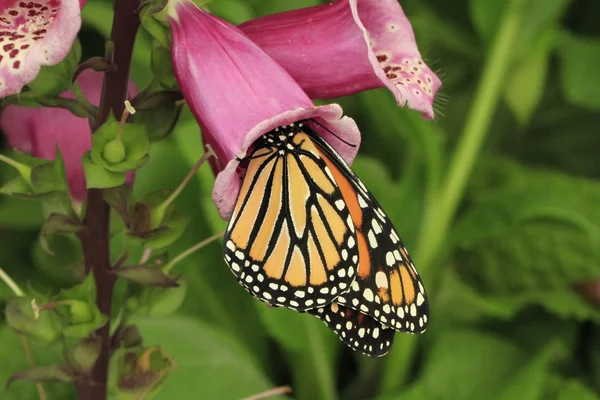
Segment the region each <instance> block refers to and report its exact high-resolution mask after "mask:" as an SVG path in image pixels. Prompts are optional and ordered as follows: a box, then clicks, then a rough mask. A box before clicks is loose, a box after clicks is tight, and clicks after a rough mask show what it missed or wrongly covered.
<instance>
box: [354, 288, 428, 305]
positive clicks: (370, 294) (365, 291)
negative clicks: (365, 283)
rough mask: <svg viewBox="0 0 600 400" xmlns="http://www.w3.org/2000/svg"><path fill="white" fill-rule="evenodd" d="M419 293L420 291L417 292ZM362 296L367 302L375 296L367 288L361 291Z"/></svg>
mask: <svg viewBox="0 0 600 400" xmlns="http://www.w3.org/2000/svg"><path fill="white" fill-rule="evenodd" d="M419 294H420V293H419ZM363 297H364V298H365V300H367V301H368V302H372V301H373V300H375V296H374V295H373V291H372V290H371V289H369V288H366V289H365V290H364V292H363Z"/></svg>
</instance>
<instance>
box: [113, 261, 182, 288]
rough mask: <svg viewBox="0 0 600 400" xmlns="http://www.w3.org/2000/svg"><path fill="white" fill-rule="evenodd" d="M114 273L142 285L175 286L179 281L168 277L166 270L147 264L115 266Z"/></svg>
mask: <svg viewBox="0 0 600 400" xmlns="http://www.w3.org/2000/svg"><path fill="white" fill-rule="evenodd" d="M112 271H113V273H114V274H115V275H117V276H118V277H119V278H123V279H126V280H128V281H130V282H133V283H137V284H138V285H142V286H160V287H175V286H179V285H178V283H177V281H176V280H175V279H173V278H170V277H168V276H167V275H166V274H165V273H164V272H162V271H161V270H160V269H158V268H155V267H150V266H147V265H133V266H123V267H117V268H113V270H112Z"/></svg>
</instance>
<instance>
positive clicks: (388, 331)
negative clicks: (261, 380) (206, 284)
mask: <svg viewBox="0 0 600 400" xmlns="http://www.w3.org/2000/svg"><path fill="white" fill-rule="evenodd" d="M244 166H245V168H246V173H245V176H244V179H243V184H242V188H241V190H240V194H239V197H238V200H237V203H236V207H235V209H234V212H233V215H232V218H231V220H230V224H229V226H228V228H227V230H226V233H225V238H224V247H223V249H224V257H225V260H226V262H227V264H228V265H229V267H230V269H231V270H232V272H233V273H234V275H236V277H237V279H238V280H239V281H240V283H241V284H242V285H243V286H244V287H245V288H246V290H248V291H249V292H250V293H251V294H252V295H254V296H255V297H257V298H259V299H260V300H262V301H264V302H267V303H269V304H271V305H273V306H277V307H287V308H292V309H295V310H298V311H301V312H304V311H306V312H309V313H310V314H313V315H315V316H317V317H318V318H320V319H322V320H323V321H324V322H325V323H326V324H327V326H329V327H330V328H331V329H332V330H333V331H334V332H336V334H337V335H338V336H339V337H340V339H341V340H342V341H343V342H344V343H346V344H347V345H349V346H350V347H351V348H353V349H355V350H358V351H361V352H363V353H364V354H367V355H371V356H380V355H383V354H385V353H386V352H387V351H388V350H389V347H390V346H391V344H392V341H393V336H394V331H402V332H408V333H420V332H423V331H424V330H425V329H426V327H427V322H428V320H427V318H428V303H427V297H426V294H425V290H424V288H423V285H422V282H421V279H420V277H419V275H418V273H417V271H416V269H415V267H414V265H413V263H412V260H411V259H410V257H409V255H408V252H407V251H406V249H405V247H404V245H403V244H402V241H401V239H400V237H399V235H398V234H397V232H396V230H395V228H394V227H393V225H392V223H391V221H390V220H389V218H388V217H387V216H386V214H385V213H384V211H383V210H382V208H381V206H380V205H379V203H378V202H377V201H376V200H375V199H374V198H373V196H372V195H371V194H370V192H369V191H368V190H367V188H366V187H365V186H364V184H363V183H362V182H361V181H360V179H359V178H358V177H357V176H356V175H355V174H354V172H353V171H352V170H351V169H350V167H349V166H348V164H347V163H346V162H345V161H344V160H343V159H342V158H341V157H340V156H339V155H338V154H337V152H336V151H335V150H334V149H333V148H332V147H331V146H330V145H329V144H328V143H327V142H325V140H323V139H322V138H321V137H320V136H318V134H316V133H315V132H314V130H313V129H311V127H310V126H308V125H307V123H299V124H294V125H290V126H286V127H280V128H278V129H276V130H274V131H271V132H269V133H267V134H265V135H263V136H262V137H261V138H260V139H259V140H257V141H256V142H255V144H254V148H253V149H252V151H251V153H250V155H249V156H248V157H247V158H246V160H244Z"/></svg>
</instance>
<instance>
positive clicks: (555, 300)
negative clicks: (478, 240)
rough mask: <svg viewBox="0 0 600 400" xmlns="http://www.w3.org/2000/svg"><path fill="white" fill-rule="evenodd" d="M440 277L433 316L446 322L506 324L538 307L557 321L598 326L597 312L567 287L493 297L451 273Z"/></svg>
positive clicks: (597, 310)
mask: <svg viewBox="0 0 600 400" xmlns="http://www.w3.org/2000/svg"><path fill="white" fill-rule="evenodd" d="M443 277H444V279H443V283H442V286H441V290H440V293H438V296H437V297H438V299H440V300H439V301H440V304H441V305H440V306H439V309H437V312H436V313H437V314H439V315H440V316H443V319H447V320H449V321H462V322H474V321H477V320H481V319H483V318H490V317H491V318H497V319H500V320H510V319H512V318H514V317H515V316H516V315H517V314H518V313H520V312H522V311H523V310H525V309H526V308H527V307H532V306H540V307H542V308H543V309H544V310H546V311H547V312H549V313H551V314H553V315H555V316H557V317H559V318H561V319H565V320H576V321H588V320H592V321H596V322H598V323H600V310H599V309H598V308H597V307H596V306H595V305H593V304H591V303H590V302H588V301H586V300H585V299H584V298H583V297H582V296H581V295H579V294H578V293H577V292H575V291H574V290H572V289H571V288H570V287H565V288H556V289H537V290H533V289H530V290H526V291H523V292H518V293H511V294H505V295H494V294H490V293H482V292H480V291H478V290H477V289H475V288H474V287H472V286H470V285H468V284H467V283H466V282H464V280H462V279H461V278H460V277H459V276H458V274H456V273H454V272H451V271H448V272H446V273H445V274H444V275H443Z"/></svg>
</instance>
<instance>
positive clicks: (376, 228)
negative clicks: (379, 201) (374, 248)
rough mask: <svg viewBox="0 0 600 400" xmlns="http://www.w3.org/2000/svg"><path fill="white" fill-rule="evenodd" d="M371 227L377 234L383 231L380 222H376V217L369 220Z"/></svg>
mask: <svg viewBox="0 0 600 400" xmlns="http://www.w3.org/2000/svg"><path fill="white" fill-rule="evenodd" d="M371 227H372V228H373V231H375V233H376V234H377V235H379V234H380V233H381V232H383V231H382V229H381V224H379V222H377V220H376V219H374V220H372V221H371Z"/></svg>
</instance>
